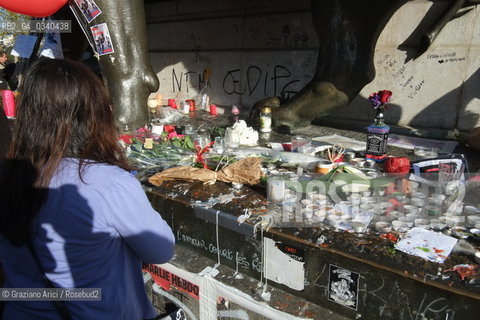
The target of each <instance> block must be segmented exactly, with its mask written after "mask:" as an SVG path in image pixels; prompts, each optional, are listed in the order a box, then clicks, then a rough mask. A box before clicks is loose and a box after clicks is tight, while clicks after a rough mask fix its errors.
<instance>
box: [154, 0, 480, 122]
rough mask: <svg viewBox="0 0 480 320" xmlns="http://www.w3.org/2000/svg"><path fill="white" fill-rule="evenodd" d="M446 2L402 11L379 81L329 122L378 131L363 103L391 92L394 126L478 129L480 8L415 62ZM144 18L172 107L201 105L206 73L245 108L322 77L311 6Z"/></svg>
mask: <svg viewBox="0 0 480 320" xmlns="http://www.w3.org/2000/svg"><path fill="white" fill-rule="evenodd" d="M449 3H450V1H433V2H431V1H426V0H415V1H410V2H407V3H406V4H405V5H404V6H403V7H401V8H400V9H399V10H398V11H397V12H396V13H395V14H394V16H393V17H392V19H391V20H390V21H389V23H388V24H387V26H386V27H385V29H384V30H383V31H382V33H381V35H380V38H379V40H378V43H377V46H376V50H375V56H374V57H373V59H374V63H375V67H376V77H375V79H374V80H373V81H372V82H371V83H370V84H368V85H367V86H365V88H364V89H363V90H362V91H361V92H360V94H359V95H358V96H357V97H356V98H355V99H354V100H353V101H352V102H351V103H350V105H349V106H347V107H346V108H344V109H343V110H339V111H338V112H337V113H336V114H334V115H331V116H330V117H331V118H332V119H335V120H337V121H338V120H341V121H344V122H347V123H348V122H352V123H354V122H355V123H368V122H371V120H372V119H373V117H374V111H373V110H370V108H369V103H368V101H367V100H366V98H367V97H368V95H369V94H370V93H371V92H373V91H377V90H381V89H390V90H392V91H393V93H394V95H393V99H394V100H393V101H392V104H391V108H390V109H389V110H388V111H387V112H386V114H385V116H386V120H387V122H389V123H391V124H399V125H405V126H413V127H418V128H434V129H446V130H451V129H454V128H458V129H460V130H469V129H471V128H472V127H475V126H478V125H480V120H479V119H478V117H479V113H480V71H479V67H480V32H479V30H480V6H477V7H469V8H465V9H463V11H462V12H461V14H458V15H457V16H456V17H455V18H454V19H453V20H452V21H450V22H449V23H448V24H447V25H446V26H445V27H444V29H443V30H442V31H441V32H440V34H439V35H438V37H437V38H436V39H435V41H434V43H433V44H432V45H431V46H430V48H429V49H428V50H427V51H426V52H424V53H423V54H421V55H418V54H417V49H418V47H419V44H420V37H421V36H422V35H423V34H425V32H427V31H428V30H429V28H430V27H431V25H432V24H433V23H434V22H435V21H437V20H438V18H439V15H440V14H441V13H442V12H443V11H444V10H445V9H446V8H447V6H448V5H449ZM365 4H366V5H368V1H365ZM468 9H472V10H468ZM146 15H147V21H148V31H149V46H150V52H151V60H152V64H153V67H154V70H155V72H156V73H157V75H158V77H159V79H160V89H159V92H161V93H162V94H163V95H164V96H165V97H166V98H167V97H176V98H178V99H187V98H191V97H194V96H195V95H196V93H197V91H198V89H199V85H201V83H202V81H203V78H202V74H203V70H205V68H207V67H208V68H210V70H211V79H210V88H209V89H210V94H211V97H212V102H214V103H217V104H220V105H232V104H236V105H240V106H242V107H244V108H251V106H252V105H253V103H255V102H256V101H258V100H259V99H262V98H264V97H268V96H275V95H276V96H283V97H284V98H285V97H286V98H288V97H291V96H293V95H294V94H296V93H297V92H298V91H300V90H301V89H302V88H303V87H304V86H305V85H306V84H307V83H308V82H309V81H310V80H311V79H312V78H313V76H314V74H315V68H316V64H317V50H318V41H319V40H318V39H317V36H316V33H315V30H314V28H313V25H312V18H311V14H310V2H309V1H304V0H302V1H293V0H283V1H267V0H259V1H193V0H176V1H175V0H169V1H160V2H153V3H147V4H146Z"/></svg>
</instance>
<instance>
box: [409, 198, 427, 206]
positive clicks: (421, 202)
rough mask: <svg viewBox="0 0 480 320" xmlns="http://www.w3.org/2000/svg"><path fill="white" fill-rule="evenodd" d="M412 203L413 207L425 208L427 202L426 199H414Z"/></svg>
mask: <svg viewBox="0 0 480 320" xmlns="http://www.w3.org/2000/svg"><path fill="white" fill-rule="evenodd" d="M410 203H411V205H412V206H416V207H420V208H421V207H423V206H425V200H424V199H421V198H412V199H411V200H410Z"/></svg>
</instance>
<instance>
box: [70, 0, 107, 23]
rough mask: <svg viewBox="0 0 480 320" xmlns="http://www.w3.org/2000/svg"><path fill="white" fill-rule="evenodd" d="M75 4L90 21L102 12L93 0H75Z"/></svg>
mask: <svg viewBox="0 0 480 320" xmlns="http://www.w3.org/2000/svg"><path fill="white" fill-rule="evenodd" d="M75 4H76V5H77V7H78V8H79V9H80V11H81V12H82V14H83V16H84V17H85V19H87V21H88V22H89V23H90V22H92V20H93V19H95V18H96V17H98V16H99V15H100V14H101V13H102V10H100V8H99V7H98V6H97V4H96V3H95V1H93V0H75Z"/></svg>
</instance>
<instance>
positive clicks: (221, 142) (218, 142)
mask: <svg viewBox="0 0 480 320" xmlns="http://www.w3.org/2000/svg"><path fill="white" fill-rule="evenodd" d="M213 151H215V152H216V153H218V154H222V153H224V152H225V139H224V138H222V137H215V142H214V144H213Z"/></svg>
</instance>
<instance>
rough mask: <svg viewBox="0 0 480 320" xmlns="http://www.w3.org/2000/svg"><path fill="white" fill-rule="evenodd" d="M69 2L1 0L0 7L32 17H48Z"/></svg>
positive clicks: (55, 0) (62, 0)
mask: <svg viewBox="0 0 480 320" xmlns="http://www.w3.org/2000/svg"><path fill="white" fill-rule="evenodd" d="M67 1H68V0H43V1H41V0H0V7H3V8H5V9H7V10H10V11H13V12H16V13H21V14H24V15H27V16H31V17H48V16H51V15H52V14H54V13H55V12H57V11H58V10H59V9H60V8H61V7H63V6H64V5H65V3H67Z"/></svg>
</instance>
